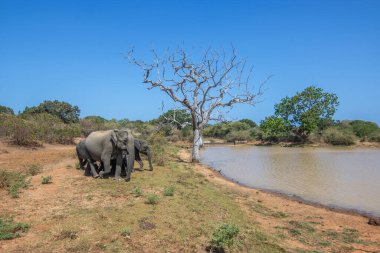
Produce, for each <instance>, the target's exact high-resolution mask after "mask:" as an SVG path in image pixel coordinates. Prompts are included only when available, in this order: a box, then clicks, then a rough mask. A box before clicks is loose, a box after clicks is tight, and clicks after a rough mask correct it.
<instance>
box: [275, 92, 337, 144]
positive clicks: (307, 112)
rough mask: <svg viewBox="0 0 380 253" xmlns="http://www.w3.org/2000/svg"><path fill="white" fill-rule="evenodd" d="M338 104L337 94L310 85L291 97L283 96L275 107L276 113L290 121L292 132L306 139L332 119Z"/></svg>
mask: <svg viewBox="0 0 380 253" xmlns="http://www.w3.org/2000/svg"><path fill="white" fill-rule="evenodd" d="M338 105H339V102H338V97H337V96H336V95H335V94H333V93H328V92H324V91H323V90H322V89H321V88H317V87H314V86H309V87H307V88H306V89H305V90H303V91H302V92H300V93H298V92H297V93H296V95H294V96H293V97H291V98H289V97H285V98H283V99H282V100H281V102H280V103H278V104H276V105H275V106H274V108H275V115H276V116H277V117H280V118H282V119H284V120H285V121H286V122H287V123H289V124H290V126H291V127H292V132H293V133H294V134H296V135H297V136H298V137H299V138H301V139H302V140H304V139H306V138H307V137H308V136H309V135H310V134H311V133H312V132H313V131H314V130H316V129H317V128H323V125H324V124H325V122H329V121H332V116H333V115H334V114H335V111H336V107H337V106H338Z"/></svg>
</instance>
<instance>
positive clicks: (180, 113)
mask: <svg viewBox="0 0 380 253" xmlns="http://www.w3.org/2000/svg"><path fill="white" fill-rule="evenodd" d="M156 123H158V124H163V125H171V126H174V127H176V128H177V129H182V128H184V127H185V126H187V125H191V115H190V113H188V112H187V111H186V110H185V109H182V110H169V111H167V112H165V113H163V114H162V115H161V116H160V117H159V118H158V119H157V120H156Z"/></svg>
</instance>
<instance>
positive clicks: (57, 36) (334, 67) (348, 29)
mask: <svg viewBox="0 0 380 253" xmlns="http://www.w3.org/2000/svg"><path fill="white" fill-rule="evenodd" d="M379 13H380V1H377V0H357V1H347V0H344V1H327V0H326V1H314V0H310V1H305V0H300V1H296V0H292V1H285V0H278V1H267V0H265V1H264V0H263V1H105V0H103V1H93V0H92V1H79V0H74V1H68V0H65V1H37V0H33V1H29V0H28V1H18V0H6V1H5V0H0V104H1V105H6V106H9V107H11V108H13V109H14V110H15V111H16V112H17V111H20V110H21V111H22V110H23V109H24V108H25V106H34V105H37V104H39V103H40V102H42V101H43V100H54V99H57V100H64V101H67V102H69V103H71V104H74V105H78V106H79V107H80V109H81V116H87V115H100V116H103V117H105V118H109V119H110V118H117V119H121V118H129V119H132V120H135V119H142V120H149V119H152V118H154V117H157V116H158V115H159V114H160V113H161V109H160V106H161V102H162V101H163V100H164V101H166V102H165V103H166V106H167V108H168V109H169V107H170V106H171V104H170V103H169V102H168V101H169V100H168V99H167V98H166V96H165V95H164V94H163V93H161V92H160V91H158V90H151V91H148V90H147V89H146V86H145V85H144V84H142V83H141V80H142V73H141V72H140V71H139V70H138V69H137V68H136V67H135V66H132V65H130V64H129V63H128V61H127V60H126V59H125V58H124V57H123V54H124V53H125V52H127V51H128V49H129V48H130V47H131V46H132V45H133V46H135V48H136V49H137V51H138V53H139V55H140V56H142V57H145V55H146V53H147V52H148V50H149V49H150V48H152V47H156V48H166V47H170V48H175V47H176V46H177V45H179V44H185V45H186V46H188V47H196V48H200V47H204V48H206V47H209V46H211V47H214V48H216V49H220V48H228V47H229V46H230V44H231V43H232V44H233V45H234V46H235V48H236V49H237V50H238V53H239V55H240V56H242V57H248V61H249V62H250V63H251V64H253V65H254V67H255V69H254V73H253V74H254V78H253V80H252V81H253V82H254V83H256V84H259V83H260V81H262V80H264V79H265V78H266V77H267V76H268V75H271V74H273V75H274V76H273V78H271V79H270V81H269V82H268V83H267V85H266V88H267V91H266V92H265V94H264V96H263V97H262V100H263V101H262V102H261V103H260V104H258V105H257V106H256V107H249V106H239V107H237V108H236V109H234V110H233V111H232V112H231V113H230V115H229V116H230V118H231V119H239V118H251V119H253V120H255V121H259V120H261V119H263V118H264V117H265V116H268V115H270V114H272V113H273V105H274V104H275V103H276V102H278V101H279V100H280V99H281V98H283V97H284V96H291V95H293V94H294V93H295V92H297V91H301V90H303V89H304V88H305V87H307V86H309V85H316V86H319V87H322V88H323V89H325V90H326V91H329V92H334V93H336V94H337V95H338V96H339V99H340V106H339V109H338V111H337V113H336V115H335V118H336V119H364V120H371V121H375V122H377V123H380V77H379V75H380V14H379Z"/></svg>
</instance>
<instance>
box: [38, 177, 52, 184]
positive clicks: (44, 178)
mask: <svg viewBox="0 0 380 253" xmlns="http://www.w3.org/2000/svg"><path fill="white" fill-rule="evenodd" d="M52 179H53V177H52V176H46V177H42V182H41V183H42V184H51V183H52V182H51V180H52Z"/></svg>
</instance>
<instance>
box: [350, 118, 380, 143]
mask: <svg viewBox="0 0 380 253" xmlns="http://www.w3.org/2000/svg"><path fill="white" fill-rule="evenodd" d="M350 125H351V126H352V130H353V131H354V133H355V135H356V136H357V137H359V138H361V139H365V138H367V137H369V136H371V135H374V134H376V133H377V132H378V131H379V126H378V125H377V124H376V123H374V122H370V121H362V120H354V121H351V122H350Z"/></svg>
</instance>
